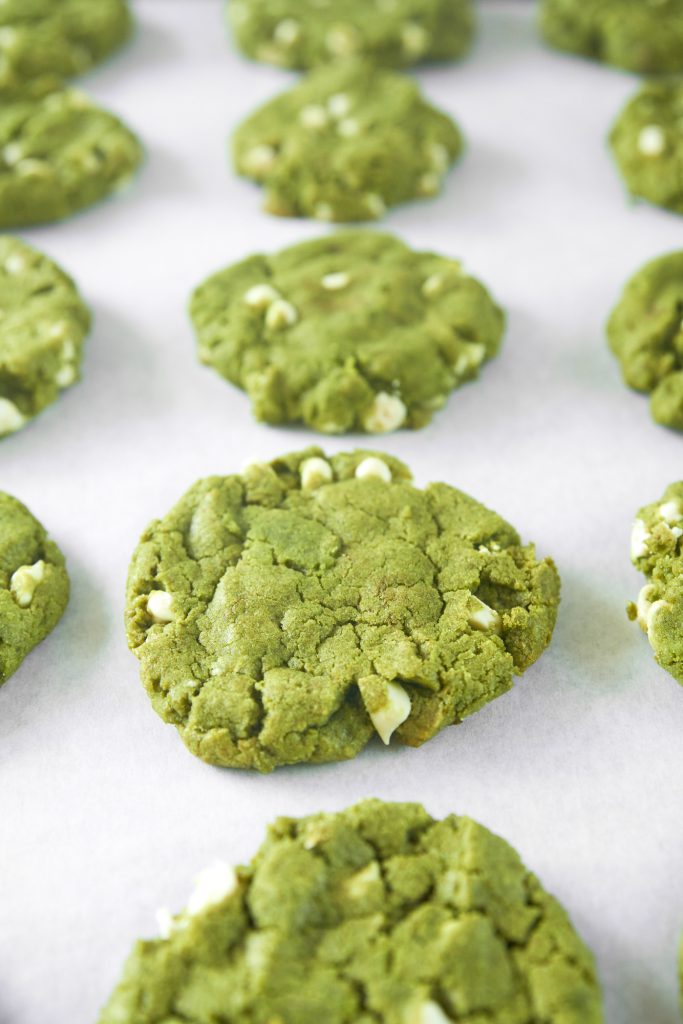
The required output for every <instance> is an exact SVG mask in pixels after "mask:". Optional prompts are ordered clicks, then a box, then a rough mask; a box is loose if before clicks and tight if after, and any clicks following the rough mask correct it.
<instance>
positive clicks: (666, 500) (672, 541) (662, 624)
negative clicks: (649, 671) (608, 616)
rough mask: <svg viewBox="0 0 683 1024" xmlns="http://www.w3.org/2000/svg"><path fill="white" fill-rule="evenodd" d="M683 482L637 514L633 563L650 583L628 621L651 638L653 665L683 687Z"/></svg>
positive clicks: (674, 485) (633, 535)
mask: <svg viewBox="0 0 683 1024" xmlns="http://www.w3.org/2000/svg"><path fill="white" fill-rule="evenodd" d="M681 537H683V482H679V483H675V484H671V486H670V487H667V489H666V491H665V492H664V495H663V497H662V498H661V500H660V501H656V502H654V504H652V505H646V506H645V508H642V509H641V510H640V512H639V513H638V516H637V518H636V520H635V522H634V524H633V530H632V532H631V561H632V562H633V564H634V565H635V567H636V569H638V570H639V571H640V572H642V573H644V574H645V577H646V579H647V583H646V584H645V586H644V587H643V588H642V590H641V591H640V594H639V595H638V599H637V601H636V602H635V603H631V604H630V605H629V606H628V614H629V618H630V619H632V620H635V621H637V622H638V624H639V625H640V626H641V628H642V629H643V630H644V632H645V633H647V638H648V640H649V641H650V644H651V646H652V649H653V651H654V653H655V660H656V661H657V663H658V664H659V665H661V666H662V668H664V669H666V671H667V672H668V673H669V674H670V675H672V676H673V677H674V679H677V680H678V682H679V683H681V684H682V685H683V544H682V543H681Z"/></svg>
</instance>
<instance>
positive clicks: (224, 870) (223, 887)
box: [186, 860, 237, 917]
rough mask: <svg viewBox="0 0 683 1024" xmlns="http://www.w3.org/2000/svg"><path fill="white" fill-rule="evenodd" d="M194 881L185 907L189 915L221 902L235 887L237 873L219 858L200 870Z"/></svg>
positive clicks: (191, 915)
mask: <svg viewBox="0 0 683 1024" xmlns="http://www.w3.org/2000/svg"><path fill="white" fill-rule="evenodd" d="M194 881H195V886H194V890H193V891H192V895H191V896H190V898H189V900H188V902H187V908H186V911H187V913H188V914H189V915H190V917H194V916H195V914H201V913H202V911H204V910H206V908H207V907H212V906H215V904H216V903H221V902H222V901H223V900H224V899H225V898H226V897H227V896H230V895H231V894H232V893H233V892H234V891H235V889H236V888H237V875H236V874H235V870H234V868H232V867H231V866H230V865H229V864H226V863H225V862H224V861H220V860H217V861H215V862H214V863H213V864H211V865H209V867H208V868H206V869H205V870H204V871H201V872H200V873H199V874H198V875H197V877H196V878H195V880H194Z"/></svg>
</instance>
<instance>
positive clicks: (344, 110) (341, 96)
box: [327, 92, 351, 118]
mask: <svg viewBox="0 0 683 1024" xmlns="http://www.w3.org/2000/svg"><path fill="white" fill-rule="evenodd" d="M327 109H328V110H329V112H330V114H331V115H332V117H334V118H340V117H346V115H347V114H348V112H349V111H350V110H351V100H350V99H349V97H348V96H347V95H346V93H345V92H337V93H335V94H334V96H330V98H329V100H328V101H327Z"/></svg>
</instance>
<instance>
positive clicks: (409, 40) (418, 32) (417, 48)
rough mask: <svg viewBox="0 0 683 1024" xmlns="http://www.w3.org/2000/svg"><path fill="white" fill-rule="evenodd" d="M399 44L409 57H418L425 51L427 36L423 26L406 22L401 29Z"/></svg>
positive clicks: (413, 22)
mask: <svg viewBox="0 0 683 1024" xmlns="http://www.w3.org/2000/svg"><path fill="white" fill-rule="evenodd" d="M401 44H402V46H403V49H404V51H405V53H407V54H409V55H410V56H411V57H418V56H419V55H420V54H421V53H424V52H425V50H426V49H427V46H428V44H429V34H428V32H427V30H426V28H425V27H424V26H423V25H419V24H418V23H417V22H416V21H407V22H406V23H405V25H404V26H403V28H402V29H401Z"/></svg>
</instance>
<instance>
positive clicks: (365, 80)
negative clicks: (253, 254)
mask: <svg viewBox="0 0 683 1024" xmlns="http://www.w3.org/2000/svg"><path fill="white" fill-rule="evenodd" d="M462 148H463V143H462V137H461V135H460V132H459V130H458V128H457V127H456V126H455V124H454V123H453V121H452V120H451V119H450V118H449V117H448V116H447V115H446V114H444V113H442V112H441V111H440V110H437V109H436V108H435V107H433V106H431V105H430V104H429V103H427V102H426V101H425V100H424V98H423V97H422V94H421V92H420V90H419V88H418V86H417V85H416V84H415V82H413V81H412V80H411V79H409V78H407V77H404V76H403V75H399V74H395V73H394V72H392V71H383V70H378V69H376V68H373V67H372V66H371V65H369V64H367V62H363V61H355V60H352V61H343V62H340V63H338V64H332V65H331V66H329V67H323V68H319V69H317V70H315V71H312V72H311V73H310V74H309V75H307V76H306V77H305V78H304V79H303V80H302V81H301V82H300V83H299V84H297V85H295V86H294V87H293V88H291V89H289V90H288V91H287V92H285V93H282V94H281V95H279V96H277V97H276V98H275V99H273V100H270V101H269V102H268V103H266V104H265V105H264V106H262V107H261V108H260V109H259V110H257V111H256V113H254V114H252V115H251V116H250V117H248V118H247V119H246V121H243V122H242V124H241V125H240V126H239V127H238V128H237V130H236V131H235V134H234V136H233V156H234V161H235V166H236V168H237V171H238V172H239V174H241V175H243V176H244V177H246V178H251V179H252V180H254V181H255V182H257V183H258V184H261V185H263V186H264V187H265V189H266V197H265V202H264V209H265V210H267V211H268V212H269V213H273V214H276V215H278V216H284V217H314V218H316V219H318V220H322V221H367V220H378V219H379V218H381V217H382V216H383V215H384V213H385V211H386V209H387V207H390V206H395V205H397V204H398V203H403V202H407V201H408V200H410V199H416V198H420V197H430V196H435V195H437V194H438V193H439V192H440V191H441V186H442V182H443V178H444V176H445V175H446V173H447V172H448V170H449V169H450V167H451V166H452V164H453V163H454V162H455V161H456V159H457V158H458V157H459V156H460V153H461V151H462Z"/></svg>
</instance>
